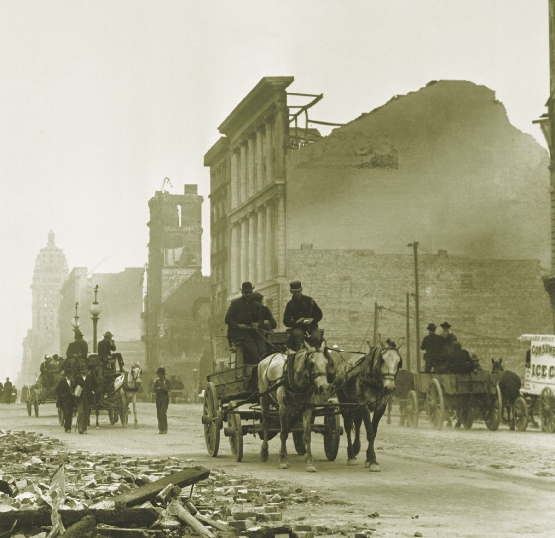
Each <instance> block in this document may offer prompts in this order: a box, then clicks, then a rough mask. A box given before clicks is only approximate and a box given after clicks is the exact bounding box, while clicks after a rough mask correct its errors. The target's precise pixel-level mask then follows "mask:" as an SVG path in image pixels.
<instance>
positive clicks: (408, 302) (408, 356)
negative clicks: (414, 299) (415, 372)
mask: <svg viewBox="0 0 555 538" xmlns="http://www.w3.org/2000/svg"><path fill="white" fill-rule="evenodd" d="M407 372H410V293H409V292H408V291H407Z"/></svg>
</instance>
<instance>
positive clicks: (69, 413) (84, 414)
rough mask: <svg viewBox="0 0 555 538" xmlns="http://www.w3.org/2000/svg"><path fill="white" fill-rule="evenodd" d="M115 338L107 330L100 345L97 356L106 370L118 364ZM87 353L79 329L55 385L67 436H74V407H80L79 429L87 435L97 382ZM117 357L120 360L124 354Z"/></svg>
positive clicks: (87, 347) (121, 365) (78, 408)
mask: <svg viewBox="0 0 555 538" xmlns="http://www.w3.org/2000/svg"><path fill="white" fill-rule="evenodd" d="M113 337H114V335H113V334H112V333H111V332H110V331H106V332H105V333H104V339H103V340H101V341H100V342H99V343H98V357H99V359H100V361H101V363H102V365H103V368H106V366H107V365H110V364H111V363H112V361H114V362H115V359H112V352H114V351H115V350H116V344H115V342H114V339H113ZM88 354H89V346H88V344H87V342H86V341H85V340H84V339H83V333H82V332H81V331H80V330H76V331H75V340H74V341H73V342H71V343H70V344H69V345H68V347H67V351H66V359H65V361H64V362H63V364H62V367H61V374H62V376H61V378H60V379H59V381H58V384H57V386H56V394H57V396H58V406H59V407H60V408H61V409H62V414H63V427H64V429H65V431H66V433H71V424H72V421H73V409H74V407H75V406H77V429H78V431H79V433H80V434H86V433H87V427H88V424H89V416H90V411H91V406H92V404H93V402H94V391H95V382H94V379H93V377H92V375H91V373H90V372H89V366H88V364H87V358H88ZM118 355H119V357H118V359H120V358H121V354H118ZM122 368H123V359H120V370H121V369H122ZM41 370H42V368H41Z"/></svg>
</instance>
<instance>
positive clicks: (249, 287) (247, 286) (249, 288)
mask: <svg viewBox="0 0 555 538" xmlns="http://www.w3.org/2000/svg"><path fill="white" fill-rule="evenodd" d="M253 289H254V288H253V286H252V282H243V283H242V284H241V291H252V290H253Z"/></svg>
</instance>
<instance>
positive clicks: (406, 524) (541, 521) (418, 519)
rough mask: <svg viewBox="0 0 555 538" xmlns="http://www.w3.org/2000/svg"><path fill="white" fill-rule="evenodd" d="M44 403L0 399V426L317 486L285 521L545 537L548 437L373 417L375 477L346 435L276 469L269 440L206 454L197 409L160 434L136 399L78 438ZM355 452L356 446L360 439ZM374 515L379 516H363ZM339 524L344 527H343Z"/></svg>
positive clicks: (553, 503) (552, 455)
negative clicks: (122, 418) (239, 455)
mask: <svg viewBox="0 0 555 538" xmlns="http://www.w3.org/2000/svg"><path fill="white" fill-rule="evenodd" d="M55 411H56V410H55V407H54V405H53V404H44V405H42V406H41V407H40V415H41V416H40V417H39V418H35V417H28V416H27V411H26V408H25V406H24V405H21V404H15V405H10V406H8V405H0V428H4V429H18V430H27V431H35V432H39V433H43V434H45V435H50V436H54V437H58V438H60V439H61V440H62V441H64V442H65V443H66V445H67V448H68V450H73V449H87V450H89V451H91V452H110V453H121V454H129V455H144V456H160V457H162V456H176V457H180V458H186V459H191V460H194V461H195V462H197V463H198V464H200V465H203V466H205V467H208V468H213V469H223V470H225V471H226V472H227V473H232V474H234V475H238V476H239V475H249V476H253V477H255V478H257V479H259V480H262V481H266V482H268V483H274V484H275V483H285V482H287V483H289V484H292V485H298V486H302V487H303V488H308V489H314V490H317V491H318V494H319V495H321V496H322V497H323V498H324V499H325V500H326V502H325V503H324V504H323V505H322V506H308V507H307V506H306V505H304V506H303V505H298V506H293V507H292V508H288V509H287V511H286V513H284V519H285V520H290V521H291V520H292V521H299V522H300V521H303V522H306V523H312V524H324V525H327V526H330V525H334V526H337V525H340V524H341V523H345V525H347V524H348V523H349V522H354V523H360V522H364V523H366V524H368V526H369V528H371V529H375V531H374V532H373V534H372V536H387V537H389V536H406V537H408V536H414V535H415V533H416V532H419V533H421V534H422V536H423V537H425V538H428V537H447V536H465V537H471V536H491V537H508V536H519V537H523V536H546V537H547V536H555V523H554V521H555V450H554V444H555V437H554V436H553V435H549V434H545V433H541V432H539V431H538V430H529V431H527V432H525V433H519V432H514V431H510V430H509V429H508V427H507V426H501V427H500V429H499V431H497V432H490V431H488V430H487V429H486V427H485V425H484V424H481V423H478V424H475V425H474V427H473V429H472V430H470V431H466V430H458V429H444V430H442V431H439V432H438V431H435V430H433V429H432V428H431V427H430V426H429V425H428V423H427V422H426V420H425V417H424V415H423V414H422V415H421V417H420V418H421V422H420V427H419V429H418V430H411V429H407V428H403V427H400V426H399V425H398V417H397V416H394V417H393V424H390V425H388V424H386V421H385V419H383V420H382V423H381V425H380V431H379V433H378V440H377V444H376V445H377V447H378V461H379V462H380V464H381V466H382V472H381V473H369V472H368V471H366V470H365V469H364V455H363V454H361V455H359V461H360V463H359V465H358V466H356V467H348V466H347V465H346V460H347V458H346V439H345V436H343V437H342V439H341V445H340V452H339V456H338V458H337V460H336V461H334V462H328V461H327V460H326V458H325V455H324V449H323V442H322V438H321V437H320V436H319V435H314V438H313V454H314V457H315V464H316V466H317V468H318V472H317V473H315V474H310V473H306V472H305V466H304V458H303V457H302V456H298V455H297V454H296V452H295V451H294V448H293V443H292V441H291V442H290V443H289V446H288V448H289V451H290V463H291V468H290V469H288V470H285V471H283V470H278V469H277V451H278V448H279V440H278V438H275V439H274V440H272V441H271V442H270V459H269V461H268V463H265V464H262V463H260V462H259V461H258V451H259V448H260V441H259V440H258V439H255V438H254V437H252V436H248V437H245V439H244V454H245V456H244V459H243V461H242V462H241V463H237V462H236V461H234V460H233V458H232V456H231V451H230V448H229V443H228V441H227V439H226V438H225V437H224V436H223V432H222V437H221V442H220V453H219V455H218V457H217V458H211V457H209V456H208V455H207V453H206V448H205V444H204V432H203V428H202V425H201V422H200V417H201V414H202V408H201V406H200V405H193V404H189V405H170V408H169V412H168V417H169V432H168V435H158V431H157V427H156V410H155V406H154V404H146V403H144V404H139V422H140V428H139V429H133V427H130V428H127V429H123V428H122V427H121V425H120V424H117V425H114V426H111V425H110V424H109V421H108V416H107V415H101V417H100V419H101V429H100V430H95V429H94V427H93V428H92V429H91V430H89V434H88V435H86V436H85V435H78V434H76V433H71V434H66V433H64V431H63V430H62V428H61V427H60V426H58V423H57V416H56V414H55ZM363 448H365V446H364V444H363ZM375 512H377V513H378V514H379V517H375V518H371V517H369V516H370V514H373V513H375ZM346 528H347V527H346Z"/></svg>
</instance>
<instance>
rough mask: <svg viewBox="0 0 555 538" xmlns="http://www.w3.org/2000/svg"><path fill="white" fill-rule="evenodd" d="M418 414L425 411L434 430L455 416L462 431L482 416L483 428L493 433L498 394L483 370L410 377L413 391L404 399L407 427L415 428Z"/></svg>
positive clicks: (498, 416) (493, 381) (498, 413)
mask: <svg viewBox="0 0 555 538" xmlns="http://www.w3.org/2000/svg"><path fill="white" fill-rule="evenodd" d="M421 410H425V411H426V414H427V416H428V420H429V421H430V422H431V424H432V425H433V426H434V427H435V428H436V429H441V428H442V426H443V422H444V421H446V420H449V419H450V417H451V416H452V415H453V414H456V415H457V418H458V420H460V421H461V423H462V425H463V426H464V427H465V428H466V429H469V428H471V427H472V423H473V421H474V417H477V416H482V417H483V419H484V421H485V423H486V426H487V427H488V428H489V429H490V430H492V431H495V430H497V428H498V427H499V422H500V419H501V410H502V399H501V390H500V389H499V385H498V384H497V380H496V378H494V377H493V376H492V375H491V373H489V372H486V371H485V370H478V371H477V372H473V373H469V374H436V373H431V374H424V373H419V374H415V375H414V390H411V391H410V392H409V394H408V396H407V407H406V418H407V421H408V425H409V426H413V427H417V426H418V416H419V413H420V411H421Z"/></svg>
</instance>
